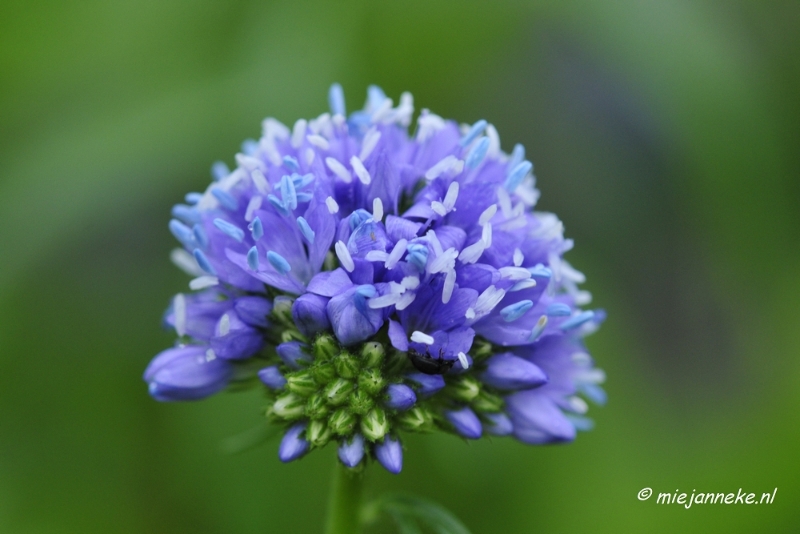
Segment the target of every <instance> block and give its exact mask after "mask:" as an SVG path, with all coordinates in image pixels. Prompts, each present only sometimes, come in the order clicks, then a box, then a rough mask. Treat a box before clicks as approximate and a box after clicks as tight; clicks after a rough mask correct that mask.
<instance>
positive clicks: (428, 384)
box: [406, 373, 444, 397]
mask: <svg viewBox="0 0 800 534" xmlns="http://www.w3.org/2000/svg"><path fill="white" fill-rule="evenodd" d="M406 378H408V379H409V380H411V381H412V382H416V383H417V385H418V386H419V389H418V392H419V394H420V396H422V397H429V396H431V395H433V394H434V393H436V392H437V391H439V390H440V389H442V388H443V387H444V378H442V375H426V374H425V373H409V374H407V375H406Z"/></svg>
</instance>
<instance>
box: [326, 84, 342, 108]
mask: <svg viewBox="0 0 800 534" xmlns="http://www.w3.org/2000/svg"><path fill="white" fill-rule="evenodd" d="M328 105H329V106H330V107H331V113H332V114H333V115H342V116H344V115H345V114H346V113H345V107H344V91H343V90H342V86H341V85H339V84H338V83H335V84H333V85H331V88H330V89H329V90H328Z"/></svg>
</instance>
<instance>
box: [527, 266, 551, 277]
mask: <svg viewBox="0 0 800 534" xmlns="http://www.w3.org/2000/svg"><path fill="white" fill-rule="evenodd" d="M528 270H529V271H530V272H531V276H538V277H539V278H551V277H552V276H553V271H551V270H550V269H549V268H547V267H545V266H544V265H542V264H541V263H537V264H536V265H535V266H533V267H531V268H529V269H528Z"/></svg>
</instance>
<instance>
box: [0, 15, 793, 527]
mask: <svg viewBox="0 0 800 534" xmlns="http://www.w3.org/2000/svg"><path fill="white" fill-rule="evenodd" d="M333 81H339V82H341V83H342V85H343V86H344V88H345V92H346V96H347V101H348V105H349V107H350V108H351V109H353V108H354V107H356V106H359V105H360V104H361V103H362V102H363V100H364V98H365V89H366V86H367V84H369V83H377V84H379V85H381V86H383V88H384V89H385V90H386V91H387V93H388V94H389V96H391V97H393V98H395V99H396V98H397V97H398V96H399V94H400V92H401V91H404V90H409V91H411V92H413V94H414V97H415V104H416V107H417V109H421V108H423V107H427V108H430V109H432V110H433V111H435V112H436V113H438V114H440V115H442V116H444V117H453V118H456V119H458V120H460V121H462V122H473V121H475V120H477V119H479V118H486V119H488V120H489V121H490V122H492V123H494V124H495V125H496V126H497V129H498V130H499V132H500V135H501V138H502V141H503V146H504V148H506V149H509V148H510V147H511V146H513V143H515V142H522V143H523V144H525V145H526V147H527V149H528V154H529V157H530V158H531V159H532V161H533V162H534V163H535V164H536V174H537V176H538V185H539V187H540V189H541V191H542V199H541V201H540V203H539V208H540V209H543V210H548V211H554V212H556V213H558V215H559V216H560V217H561V219H562V220H563V221H564V223H565V226H566V231H567V235H568V236H569V237H572V238H574V239H575V240H576V244H577V245H576V248H575V250H574V251H573V252H570V253H569V254H568V256H567V257H568V259H569V260H570V261H571V262H572V263H573V264H574V265H575V266H577V267H578V268H579V269H581V270H583V271H584V272H585V273H587V275H588V279H589V280H588V283H587V284H586V288H587V289H589V290H591V291H592V292H593V294H594V297H595V300H594V305H596V306H598V307H603V308H606V309H607V310H608V312H609V320H608V321H607V322H606V324H605V325H604V327H603V328H602V329H601V331H600V332H599V333H598V334H596V335H595V336H593V337H592V338H590V339H589V346H590V349H591V350H592V352H593V354H594V356H595V357H596V359H597V361H598V363H599V364H600V366H601V367H603V368H605V370H606V371H607V373H608V377H609V379H608V383H607V389H608V392H609V396H610V401H609V403H608V405H607V406H606V407H605V408H602V409H593V410H592V412H591V415H592V416H594V418H595V420H596V421H597V428H596V429H595V430H594V431H593V432H590V433H586V434H582V435H581V436H580V437H579V439H578V440H577V442H576V443H574V444H572V445H569V446H554V447H539V448H531V447H527V446H523V445H521V444H518V443H515V442H512V441H510V440H503V439H499V440H498V439H496V440H494V441H492V442H489V441H488V440H482V441H481V442H479V443H471V444H469V445H465V444H464V443H463V442H461V441H460V440H458V439H455V438H452V437H448V436H422V437H419V436H414V437H410V438H409V439H408V440H407V452H406V468H405V470H404V471H403V473H402V474H401V475H399V476H396V477H393V476H391V475H388V474H386V473H384V472H382V470H380V469H371V470H370V471H371V472H370V473H369V477H368V490H369V492H370V493H371V494H373V495H377V494H379V493H380V492H382V491H385V490H389V489H391V490H407V491H412V492H416V493H418V494H421V495H424V496H427V497H430V498H433V499H435V500H437V501H439V502H441V503H442V504H444V505H445V506H447V507H448V508H450V509H451V510H453V511H454V512H455V513H456V514H457V515H458V516H459V517H461V518H462V519H463V520H464V522H465V523H466V524H467V525H468V526H469V527H470V528H471V529H472V530H473V532H475V533H476V534H479V533H531V532H547V533H582V532H597V533H601V532H613V533H619V532H650V533H674V532H702V533H723V532H724V533H732V532H776V533H777V532H797V531H798V528H800V527H798V524H799V523H800V507H798V500H800V482H798V480H799V479H800V452H799V447H798V445H800V425H798V408H800V387H798V380H799V379H800V361H798V355H800V313H799V310H798V302H800V276H798V274H800V247H798V243H799V242H800V240H799V238H800V210H799V209H798V201H800V180H798V171H800V99H799V98H798V94H800V4H798V3H797V2H795V1H783V2H764V3H751V2H746V1H728V2H683V1H676V2H650V1H638V0H619V1H608V2H572V1H567V2H545V1H542V2H523V1H519V2H511V1H509V2H505V1H493V2H480V3H479V2H470V1H461V2H446V1H440V0H425V1H420V0H411V1H406V2H396V3H389V2H385V3H384V2H366V1H363V2H330V3H328V2H273V3H265V2H254V1H246V0H240V1H235V2H228V3H223V2H210V1H192V2H188V1H183V2H156V1H147V0H133V1H129V2H108V1H106V2H102V1H94V2H90V1H87V2H21V1H15V0H6V1H4V2H3V3H2V4H0V199H2V200H1V201H0V532H4V533H5V532H8V533H48V534H49V533H73V532H74V533H93V532H98V533H142V532H147V533H160V532H164V533H189V532H191V533H194V534H196V533H223V532H224V533H265V532H276V533H282V532H302V533H305V532H319V531H320V530H321V525H322V521H323V515H324V508H325V501H326V495H327V490H328V480H329V474H330V470H331V468H332V465H333V463H334V452H335V451H334V450H333V449H332V448H330V447H329V448H328V449H326V450H325V451H324V452H322V453H316V454H313V455H311V456H309V457H307V458H306V459H304V460H303V461H301V462H296V463H294V464H290V465H282V464H280V463H279V462H278V460H277V457H276V456H277V455H276V449H277V443H276V442H272V443H269V444H267V445H265V446H263V447H261V448H258V449H254V450H251V451H248V452H245V453H242V454H240V455H234V456H230V455H224V454H222V453H221V452H220V442H221V441H222V440H223V439H224V438H226V437H228V436H231V435H234V434H237V433H239V432H242V431H244V430H246V429H248V428H250V427H252V426H253V425H254V424H255V423H256V422H257V418H258V409H259V407H260V404H261V401H260V398H259V396H258V394H257V393H256V392H250V393H244V394H223V395H218V396H216V397H214V398H212V399H210V400H208V401H205V402H200V403H189V404H159V403H156V402H154V401H153V400H151V399H150V397H148V395H147V392H146V388H145V384H144V383H143V382H142V381H141V373H142V371H143V369H144V367H145V365H146V364H147V362H148V361H149V359H150V358H151V357H152V356H153V355H154V354H156V353H157V352H158V351H160V350H161V349H162V348H164V347H167V346H169V345H170V344H171V343H172V336H171V335H170V334H169V333H167V332H165V331H163V330H162V329H161V328H160V327H159V321H160V316H161V313H162V311H163V309H164V308H165V306H166V305H167V303H168V300H169V298H170V297H171V295H172V294H173V293H175V292H177V291H180V290H184V289H185V288H186V283H187V279H186V277H185V276H184V275H183V274H182V273H180V272H178V271H177V269H175V268H174V267H173V266H172V265H171V264H170V262H169V261H168V259H167V256H168V253H169V250H170V249H171V248H172V246H173V239H172V237H171V235H170V234H169V232H168V231H167V228H166V226H167V222H168V220H169V208H170V206H171V205H172V204H173V203H175V202H178V201H179V200H180V199H181V198H182V196H183V194H184V193H185V192H186V191H190V190H197V189H198V188H200V187H203V186H204V185H205V184H206V183H207V181H208V180H209V167H210V165H211V163H212V162H213V161H214V160H217V159H223V160H226V161H227V162H228V163H233V154H234V153H235V152H236V151H237V150H238V147H239V143H240V142H241V141H242V140H243V139H245V138H247V137H257V136H258V135H259V134H260V121H261V119H262V118H264V117H265V116H267V115H272V116H275V117H277V118H278V119H281V120H283V121H284V122H287V123H289V124H291V123H292V122H293V121H294V120H295V119H296V118H299V117H313V116H316V115H318V114H319V113H321V112H323V111H325V110H326V108H327V100H326V94H327V93H326V92H327V89H328V86H329V85H330V83H331V82H333ZM644 487H652V488H653V489H654V490H655V491H656V493H658V492H661V491H664V492H673V491H675V490H676V489H680V490H681V491H688V492H691V491H692V490H693V489H696V490H697V491H698V492H701V491H713V492H730V491H733V492H736V491H737V490H738V488H740V487H741V488H744V489H745V490H746V491H753V492H755V493H757V494H758V495H759V496H760V494H761V493H762V492H765V491H772V490H773V488H775V487H777V488H778V491H777V496H776V499H775V502H774V504H770V505H760V506H742V505H729V506H725V505H697V506H694V507H692V508H691V509H689V510H686V509H684V508H682V507H680V506H678V505H672V506H665V505H657V504H656V503H655V502H654V498H653V499H651V500H650V501H647V502H640V501H638V500H637V498H636V495H637V492H638V491H639V490H640V489H642V488H644ZM389 528H390V526H389V524H388V523H387V524H383V525H382V526H379V527H378V528H376V529H374V531H375V532H378V531H381V530H382V529H383V531H385V532H386V531H389Z"/></svg>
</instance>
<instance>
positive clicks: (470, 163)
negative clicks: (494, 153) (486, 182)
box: [464, 137, 489, 169]
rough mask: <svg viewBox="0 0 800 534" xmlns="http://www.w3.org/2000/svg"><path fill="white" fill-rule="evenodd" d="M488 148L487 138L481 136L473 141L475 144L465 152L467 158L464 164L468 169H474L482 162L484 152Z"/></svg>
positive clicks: (484, 155)
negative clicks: (467, 152) (476, 140)
mask: <svg viewBox="0 0 800 534" xmlns="http://www.w3.org/2000/svg"><path fill="white" fill-rule="evenodd" d="M488 150H489V138H488V137H481V139H480V141H478V142H477V143H475V146H473V147H472V149H471V150H470V151H469V154H467V159H466V160H465V161H464V166H465V167H467V168H468V169H474V168H476V167H477V166H478V165H480V164H481V163H482V162H483V158H485V157H486V152H487V151H488Z"/></svg>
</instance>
